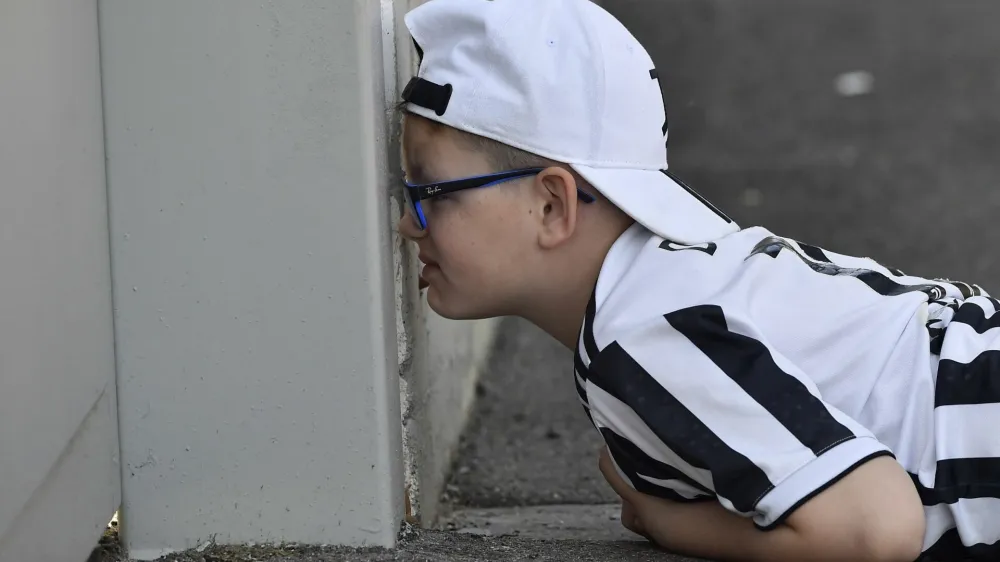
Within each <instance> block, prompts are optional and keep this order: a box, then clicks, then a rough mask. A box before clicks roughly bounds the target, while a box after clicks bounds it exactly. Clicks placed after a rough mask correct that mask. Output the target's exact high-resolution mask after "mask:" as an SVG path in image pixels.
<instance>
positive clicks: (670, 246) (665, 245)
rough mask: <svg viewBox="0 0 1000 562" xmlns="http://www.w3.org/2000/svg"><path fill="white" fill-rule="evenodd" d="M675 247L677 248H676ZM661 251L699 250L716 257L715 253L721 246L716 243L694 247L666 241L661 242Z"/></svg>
mask: <svg viewBox="0 0 1000 562" xmlns="http://www.w3.org/2000/svg"><path fill="white" fill-rule="evenodd" d="M674 246H677V247H676V248H675V247H674ZM660 249H661V250H667V251H668V252H680V251H682V250H697V251H699V252H705V253H706V254H708V255H710V256H714V255H715V251H716V250H718V249H719V245H718V244H716V243H715V242H709V243H707V244H697V245H693V246H686V245H684V244H678V243H676V242H671V241H670V240H664V241H663V242H660Z"/></svg>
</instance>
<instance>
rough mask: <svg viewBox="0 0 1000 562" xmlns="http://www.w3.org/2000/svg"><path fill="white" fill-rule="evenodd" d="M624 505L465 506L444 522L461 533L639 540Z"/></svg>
mask: <svg viewBox="0 0 1000 562" xmlns="http://www.w3.org/2000/svg"><path fill="white" fill-rule="evenodd" d="M620 513H621V505H620V504H603V505H545V506H536V507H501V508H487V509H464V510H461V511H456V512H455V513H453V514H452V515H451V516H450V517H449V518H448V519H447V520H446V521H444V522H443V526H444V527H445V528H446V529H448V530H454V531H456V532H458V533H459V534H468V535H478V536H505V535H517V536H519V537H521V538H525V539H545V540H586V541H636V540H642V538H641V537H639V536H637V535H635V534H634V533H631V532H629V531H628V530H627V529H625V528H624V527H622V525H621V522H620V517H619V516H620Z"/></svg>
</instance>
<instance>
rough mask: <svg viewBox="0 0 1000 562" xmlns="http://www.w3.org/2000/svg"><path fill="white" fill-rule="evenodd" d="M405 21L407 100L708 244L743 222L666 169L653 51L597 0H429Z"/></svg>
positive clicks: (673, 236)
mask: <svg viewBox="0 0 1000 562" xmlns="http://www.w3.org/2000/svg"><path fill="white" fill-rule="evenodd" d="M405 21H406V26H407V28H408V29H409V31H410V35H411V36H412V37H413V41H414V43H415V44H416V47H417V51H418V54H419V55H420V57H421V62H420V66H419V69H418V71H417V75H416V76H415V77H414V78H413V79H412V80H411V81H410V83H409V84H407V87H406V88H405V89H404V91H403V100H404V101H405V102H407V103H406V109H407V111H410V112H412V113H415V114H418V115H421V116H423V117H426V118H428V119H432V120H434V121H438V122H440V123H443V124H445V125H448V126H451V127H454V128H456V129H460V130H462V131H466V132H469V133H473V134H476V135H480V136H483V137H487V138H491V139H493V140H496V141H499V142H501V143H504V144H507V145H510V146H513V147H516V148H520V149H522V150H526V151H528V152H531V153H534V154H537V155H539V156H543V157H546V158H550V159H552V160H557V161H560V162H565V163H567V164H569V165H570V166H571V167H572V168H573V169H574V170H576V171H577V172H578V173H579V174H580V175H581V176H582V177H583V178H584V179H586V180H587V181H588V182H589V183H590V184H591V185H593V186H594V187H595V188H597V189H598V190H599V191H600V192H601V193H602V194H604V196H605V197H607V198H608V199H609V200H610V201H611V202H612V203H614V204H615V205H616V206H618V207H619V208H620V209H622V210H623V211H624V212H626V213H628V214H629V215H630V216H631V217H632V218H633V219H635V220H636V221H637V222H639V223H641V224H642V225H644V226H645V227H646V228H648V229H649V230H651V231H653V232H654V233H656V234H658V235H659V236H662V237H663V238H666V239H668V240H671V241H674V242H678V243H681V244H700V243H703V242H708V241H710V240H715V239H718V238H721V237H723V236H725V235H727V234H730V233H732V232H736V231H737V230H739V226H738V225H737V224H736V223H735V222H733V220H732V219H730V218H729V217H727V216H726V215H725V214H723V213H722V212H721V211H719V210H718V209H717V208H716V207H714V206H713V205H712V204H711V203H709V202H708V201H707V200H706V199H704V198H703V197H702V196H700V195H699V194H697V193H696V192H695V191H693V190H692V189H691V188H689V187H687V186H686V185H685V184H684V183H682V182H681V181H679V180H677V179H676V178H674V177H673V176H671V175H670V174H669V173H668V172H667V146H666V140H667V121H666V113H665V110H664V106H663V97H662V94H661V93H660V85H659V81H658V76H657V72H656V69H655V68H654V66H653V61H652V59H650V57H649V54H648V53H646V50H645V49H644V48H643V47H642V45H641V44H639V42H638V41H637V40H636V39H635V37H633V36H632V34H631V33H629V32H628V30H627V29H625V27H624V26H623V25H622V24H621V23H620V22H619V21H618V20H616V19H615V18H614V17H613V16H612V15H611V14H609V13H607V12H606V11H604V10H603V9H602V8H600V7H599V6H597V5H596V4H593V3H592V2H590V1H589V0H430V1H429V2H427V3H425V4H423V5H421V6H419V7H417V8H416V9H414V10H412V11H410V12H409V13H408V14H407V15H406V17H405Z"/></svg>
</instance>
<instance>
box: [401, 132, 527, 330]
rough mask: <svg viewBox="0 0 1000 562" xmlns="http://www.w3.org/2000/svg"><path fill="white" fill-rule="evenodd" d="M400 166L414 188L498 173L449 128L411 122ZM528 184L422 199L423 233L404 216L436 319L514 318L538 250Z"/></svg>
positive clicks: (520, 182) (408, 212) (403, 230)
mask: <svg viewBox="0 0 1000 562" xmlns="http://www.w3.org/2000/svg"><path fill="white" fill-rule="evenodd" d="M403 166H404V168H405V171H406V178H407V181H409V182H410V183H414V184H423V183H431V182H435V181H445V180H454V179H460V178H466V177H470V176H479V175H484V174H489V173H492V172H495V171H497V170H493V169H492V167H491V165H490V163H489V161H488V159H487V158H486V157H485V156H484V155H483V154H481V153H479V152H477V151H475V150H474V149H473V148H471V147H467V146H465V145H464V143H462V142H461V141H459V140H458V139H456V137H455V135H454V134H453V133H451V132H450V131H449V129H448V128H446V127H444V126H441V125H437V124H435V123H432V122H430V121H429V120H426V119H424V118H422V117H419V116H414V115H406V116H405V117H404V122H403ZM532 180H533V178H532V177H531V176H529V177H526V178H523V179H518V180H513V181H508V182H505V183H501V184H498V185H495V186H491V187H484V188H476V189H466V190H463V191H459V192H456V193H451V194H448V195H445V196H441V197H435V198H432V199H427V200H424V201H423V202H422V206H423V210H424V214H425V216H426V218H427V228H426V229H424V230H420V228H419V226H418V224H417V222H416V220H415V219H414V217H412V216H411V213H412V210H411V209H409V208H408V209H407V210H406V214H404V216H403V217H402V219H401V220H400V222H399V232H400V234H402V235H403V236H404V237H406V238H407V239H409V240H412V241H414V242H416V244H417V246H418V247H419V249H420V253H419V256H420V261H421V262H423V263H424V264H425V265H424V268H423V273H422V275H421V276H422V278H423V279H424V280H425V281H426V283H427V285H428V288H427V302H428V304H429V305H430V307H431V308H432V309H433V310H434V311H435V312H437V313H438V314H440V315H441V316H444V317H446V318H453V319H472V318H485V317H491V316H501V315H508V314H513V313H514V312H513V308H514V307H515V306H516V304H517V302H518V299H519V295H520V294H523V293H522V291H523V289H524V287H525V286H526V284H527V283H528V279H529V278H530V273H529V272H530V270H532V269H533V268H532V267H530V263H531V262H532V257H533V256H534V255H535V248H536V246H535V245H534V244H533V243H532V242H533V240H535V239H536V237H534V236H533V221H532V220H530V219H531V218H532V213H531V212H530V211H531V201H530V197H529V196H528V195H527V192H528V191H530V189H527V188H526V187H528V186H530V182H532Z"/></svg>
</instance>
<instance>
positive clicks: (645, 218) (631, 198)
mask: <svg viewBox="0 0 1000 562" xmlns="http://www.w3.org/2000/svg"><path fill="white" fill-rule="evenodd" d="M572 167H573V169H574V170H576V171H577V172H578V173H579V174H580V175H581V176H583V178H584V179H585V180H587V182H589V183H590V184H591V185H593V186H594V187H595V188H597V190H598V191H600V192H601V194H602V195H604V196H605V197H607V198H608V199H609V200H610V201H611V202H612V203H614V204H615V206H617V207H618V208H619V209H621V210H622V211H625V212H626V213H628V215H629V216H631V217H632V218H633V219H635V220H636V222H639V223H640V224H642V225H643V226H645V227H646V228H648V229H649V230H651V231H653V232H654V233H656V234H657V235H659V236H661V237H663V238H665V239H667V240H670V241H672V242H677V243H679V244H702V243H705V242H709V241H712V240H717V239H719V238H722V237H723V236H726V235H729V234H732V233H734V232H737V231H738V230H739V229H740V227H739V225H737V224H736V222H734V221H733V220H732V219H730V218H729V217H727V216H726V215H725V214H724V213H722V211H720V210H718V209H717V208H716V207H715V206H714V205H712V204H711V203H709V202H708V200H706V199H705V198H704V197H702V196H701V195H699V194H698V193H697V192H695V191H694V190H693V189H691V188H690V187H688V186H686V185H684V183H683V182H681V181H679V180H676V179H674V178H672V177H671V176H670V175H668V174H667V172H666V171H660V170H637V169H632V168H595V167H592V166H583V165H578V164H572Z"/></svg>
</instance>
